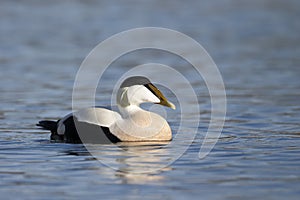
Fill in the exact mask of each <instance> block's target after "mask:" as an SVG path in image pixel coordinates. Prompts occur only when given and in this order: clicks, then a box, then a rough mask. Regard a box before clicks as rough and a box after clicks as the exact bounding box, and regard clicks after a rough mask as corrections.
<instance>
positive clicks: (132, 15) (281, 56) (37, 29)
mask: <svg viewBox="0 0 300 200" xmlns="http://www.w3.org/2000/svg"><path fill="white" fill-rule="evenodd" d="M299 8H300V4H299V2H298V1H296V0H295V1H292V0H288V1H280V0H278V1H274V0H257V1H256V0H255V1H251V2H249V1H230V0H224V1H221V0H220V1H213V2H209V1H185V2H180V1H151V2H150V1H149V2H145V3H141V2H140V1H120V2H117V3H116V2H114V3H112V2H109V1H51V2H50V1H49V2H44V1H43V2H41V1H34V0H29V1H24V2H19V1H11V0H10V1H1V3H0V15H1V17H0V27H1V29H0V44H1V45H0V66H1V75H0V85H1V88H0V93H1V101H0V148H1V150H0V177H1V179H0V180H1V181H0V194H1V199H52V198H53V199H54V198H55V199H70V198H73V199H79V198H88V199H91V198H124V199H139V198H140V197H141V196H142V197H143V198H145V199H157V198H164V199H183V198H185V199H186V198H200V199H253V198H259V199H262V198H263V199H285V198H287V197H288V198H289V199H298V198H299V195H300V189H299V185H300V172H299V166H300V160H299V153H300V143H299V142H300V128H299V119H300V114H299V113H300V112H299V111H300V105H299V98H300V91H299V88H300V81H299V75H300V68H299V64H300V59H299V55H300V48H299V41H300V36H299V31H300V29H299V27H300V26H299V25H298V21H299V13H300V12H299ZM141 26H162V27H167V28H172V29H175V30H178V31H181V32H183V33H185V34H188V35H189V36H191V37H193V38H194V39H196V40H197V41H198V42H200V43H201V44H202V45H203V46H204V47H205V48H206V49H207V51H208V52H209V53H210V54H211V56H212V57H213V59H214V60H215V62H216V64H217V65H218V66H219V68H220V71H221V73H222V76H223V79H224V82H225V86H226V92H227V98H228V99H227V100H228V112H227V118H226V123H225V127H224V129H223V132H222V135H221V137H220V139H219V141H218V143H217V144H216V146H215V147H214V149H213V151H212V152H211V153H210V154H209V156H207V157H206V158H205V159H204V160H199V159H198V152H199V148H200V145H201V142H202V139H203V137H202V136H203V133H205V131H206V128H207V125H208V120H209V113H210V112H209V111H210V101H209V96H207V93H206V88H205V85H203V86H201V87H200V88H199V97H200V103H201V114H202V115H201V124H200V126H199V127H193V128H198V136H197V137H196V139H195V141H194V142H193V143H192V144H191V146H190V147H189V148H188V149H187V151H186V152H185V153H184V155H183V156H182V157H180V158H179V159H178V160H177V161H176V162H174V163H172V164H171V165H170V166H167V167H165V168H163V169H162V170H159V171H156V172H149V173H143V174H137V173H136V172H137V171H139V170H140V169H145V168H147V169H152V168H153V169H156V168H157V167H159V166H161V165H162V163H163V161H164V159H166V158H168V157H169V156H170V155H171V154H172V153H174V152H171V151H170V149H168V148H161V147H163V146H164V145H165V144H145V145H138V144H132V145H129V144H122V145H121V148H122V151H121V150H120V149H116V148H114V146H111V145H104V146H96V147H95V151H96V152H98V153H101V156H102V157H104V158H109V159H112V160H113V161H114V162H113V163H111V165H112V166H113V167H114V168H115V169H117V171H115V170H112V169H110V168H108V167H106V166H105V165H103V164H101V163H100V162H98V161H97V160H95V159H94V158H93V157H92V156H91V155H90V154H89V153H88V152H87V151H86V150H85V149H84V148H83V147H82V146H81V145H75V144H54V143H49V141H48V138H49V133H47V132H45V131H41V130H38V129H36V128H35V126H34V125H35V123H36V122H37V121H38V120H40V119H45V118H47V119H56V118H58V117H61V116H63V115H65V114H67V113H69V112H70V110H71V95H72V87H73V81H74V78H75V75H76V72H77V70H78V68H79V66H80V63H81V62H82V60H83V59H84V57H85V56H86V55H87V54H88V53H89V51H90V50H91V49H92V48H93V47H94V46H95V45H96V44H98V43H99V42H100V41H102V40H104V39H106V38H107V37H109V36H111V35H112V34H115V33H118V32H120V31H123V30H126V29H129V28H134V27H141ZM141 55H142V56H141ZM152 60H155V61H157V62H162V63H166V64H170V65H176V64H178V63H180V64H178V65H181V66H183V67H185V65H186V63H184V62H182V61H181V62H180V60H179V59H178V58H174V57H172V56H170V55H164V54H159V53H156V54H155V53H154V52H142V53H141V54H133V55H129V57H124V58H123V60H120V61H119V62H117V63H115V66H117V65H118V64H120V63H123V64H124V67H123V68H121V69H122V70H126V69H128V68H129V67H130V66H132V65H136V64H140V63H144V62H147V61H152ZM177 67H178V66H177ZM122 70H121V72H120V71H118V70H115V71H112V72H108V75H107V79H106V83H105V84H104V85H103V87H104V89H106V91H105V92H104V93H103V94H101V95H98V96H97V102H98V103H99V104H102V103H103V104H108V103H109V97H110V96H109V94H110V90H111V88H110V84H109V80H110V79H112V78H114V77H115V76H116V75H115V74H118V75H120V74H121V73H122ZM187 73H188V72H187ZM190 79H191V80H192V82H193V81H196V80H193V76H192V75H191V76H190ZM174 112H175V113H174ZM174 112H173V113H172V114H169V113H168V117H169V119H168V120H169V122H170V124H171V126H172V129H176V128H177V127H178V119H177V118H176V114H178V113H176V112H179V111H174ZM187 130H188V128H186V130H185V131H187ZM187 134H188V133H187ZM187 138H188V137H187ZM190 142H191V141H189V140H188V139H186V140H183V141H181V143H179V144H178V151H181V150H182V149H184V148H185V147H186V146H187V144H189V143H190ZM126 152H135V154H134V155H135V156H128V154H126Z"/></svg>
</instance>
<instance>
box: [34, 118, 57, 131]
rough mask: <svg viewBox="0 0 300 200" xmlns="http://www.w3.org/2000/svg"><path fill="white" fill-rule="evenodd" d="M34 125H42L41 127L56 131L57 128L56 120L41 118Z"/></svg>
mask: <svg viewBox="0 0 300 200" xmlns="http://www.w3.org/2000/svg"><path fill="white" fill-rule="evenodd" d="M36 125H37V126H40V127H42V128H43V129H46V130H50V131H51V132H56V130H57V122H55V121H48V120H43V121H39V123H38V124H36Z"/></svg>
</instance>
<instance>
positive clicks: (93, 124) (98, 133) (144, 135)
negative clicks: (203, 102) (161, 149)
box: [37, 76, 175, 143]
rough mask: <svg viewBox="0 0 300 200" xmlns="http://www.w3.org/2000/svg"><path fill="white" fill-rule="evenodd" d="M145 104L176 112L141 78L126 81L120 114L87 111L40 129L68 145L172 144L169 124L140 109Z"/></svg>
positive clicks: (119, 101)
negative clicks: (118, 143) (149, 103)
mask: <svg viewBox="0 0 300 200" xmlns="http://www.w3.org/2000/svg"><path fill="white" fill-rule="evenodd" d="M144 102H152V103H157V104H162V105H165V106H168V107H171V108H173V109H175V106H174V105H173V104H172V103H170V102H169V101H167V99H166V98H165V97H164V96H163V95H162V93H161V92H160V91H159V90H158V89H157V88H156V87H155V86H154V85H153V84H152V83H151V82H150V81H149V80H148V79H147V78H145V77H139V76H138V77H131V78H128V79H126V80H125V81H124V82H123V83H122V85H121V87H120V89H119V92H118V95H117V104H118V108H119V111H120V114H119V113H117V112H115V111H112V110H109V109H105V108H87V109H83V110H79V111H77V112H74V113H71V114H69V115H67V116H65V117H63V118H62V119H60V120H58V121H57V122H54V121H40V122H39V123H38V124H37V125H38V126H41V127H43V128H44V129H47V130H50V131H51V140H53V141H60V142H68V143H81V142H84V143H110V142H113V143H116V142H137V141H169V140H171V139H172V132H171V128H170V126H169V124H168V123H167V121H166V120H165V119H164V118H163V117H161V116H160V115H158V114H156V113H152V112H149V111H146V110H143V109H142V108H141V107H139V105H140V104H141V103H144Z"/></svg>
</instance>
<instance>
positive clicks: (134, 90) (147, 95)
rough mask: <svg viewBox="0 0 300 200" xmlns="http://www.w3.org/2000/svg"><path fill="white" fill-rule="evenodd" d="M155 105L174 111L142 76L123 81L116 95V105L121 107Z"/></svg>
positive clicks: (159, 92) (156, 89) (172, 106)
mask: <svg viewBox="0 0 300 200" xmlns="http://www.w3.org/2000/svg"><path fill="white" fill-rule="evenodd" d="M147 102H150V103H155V104H160V105H163V106H167V107H170V108H172V109H174V110H175V109H176V107H175V105H174V104H173V103H171V102H170V101H168V100H167V98H166V97H165V96H164V95H163V94H162V93H161V91H160V90H159V89H158V88H157V87H156V86H154V85H153V84H152V83H151V82H150V80H149V79H148V78H146V77H143V76H133V77H129V78H127V79H125V81H124V82H123V83H122V84H121V86H120V89H119V91H118V95H117V103H118V105H119V106H121V107H127V106H130V105H136V106H139V105H140V104H141V103H147Z"/></svg>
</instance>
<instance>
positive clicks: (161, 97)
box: [145, 83, 176, 110]
mask: <svg viewBox="0 0 300 200" xmlns="http://www.w3.org/2000/svg"><path fill="white" fill-rule="evenodd" d="M145 87H147V88H148V89H149V90H150V91H151V92H152V93H153V94H154V95H155V96H157V97H158V98H159V100H160V102H159V103H157V104H160V105H163V106H167V107H170V108H172V109H174V110H175V109H176V106H175V105H174V104H173V103H171V102H170V101H168V100H167V98H166V97H165V96H164V95H163V94H162V93H161V91H160V90H159V89H158V88H157V87H156V86H154V85H153V84H152V83H148V84H146V85H145Z"/></svg>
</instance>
